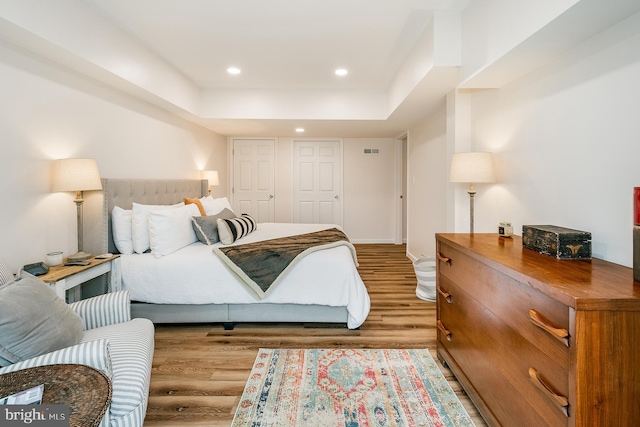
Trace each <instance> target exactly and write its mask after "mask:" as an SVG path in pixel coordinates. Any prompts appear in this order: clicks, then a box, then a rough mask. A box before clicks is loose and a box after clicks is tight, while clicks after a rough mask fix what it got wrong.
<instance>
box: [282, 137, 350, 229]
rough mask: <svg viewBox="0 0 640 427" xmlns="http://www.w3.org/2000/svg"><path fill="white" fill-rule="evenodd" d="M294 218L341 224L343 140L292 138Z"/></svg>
mask: <svg viewBox="0 0 640 427" xmlns="http://www.w3.org/2000/svg"><path fill="white" fill-rule="evenodd" d="M292 182H293V185H292V187H293V222H298V223H309V224H337V225H340V226H341V225H342V141H341V140H337V139H334V140H294V141H293V179H292Z"/></svg>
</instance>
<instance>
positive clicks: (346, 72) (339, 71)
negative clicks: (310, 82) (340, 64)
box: [336, 68, 349, 76]
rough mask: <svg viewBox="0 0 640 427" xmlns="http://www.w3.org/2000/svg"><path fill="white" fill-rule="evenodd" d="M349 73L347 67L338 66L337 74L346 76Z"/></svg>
mask: <svg viewBox="0 0 640 427" xmlns="http://www.w3.org/2000/svg"><path fill="white" fill-rule="evenodd" d="M347 74H349V71H348V70H347V69H346V68H338V69H337V70H336V76H346V75H347Z"/></svg>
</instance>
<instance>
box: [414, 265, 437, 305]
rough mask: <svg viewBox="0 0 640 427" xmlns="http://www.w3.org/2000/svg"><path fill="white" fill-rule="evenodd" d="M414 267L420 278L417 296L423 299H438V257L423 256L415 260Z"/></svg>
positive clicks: (433, 300)
mask: <svg viewBox="0 0 640 427" xmlns="http://www.w3.org/2000/svg"><path fill="white" fill-rule="evenodd" d="M413 269H414V271H415V273H416V278H417V279H418V287H417V288H416V296H417V297H418V298H420V299H421V300H425V301H431V302H435V300H436V259H435V258H431V257H422V258H419V259H417V260H415V261H414V262H413Z"/></svg>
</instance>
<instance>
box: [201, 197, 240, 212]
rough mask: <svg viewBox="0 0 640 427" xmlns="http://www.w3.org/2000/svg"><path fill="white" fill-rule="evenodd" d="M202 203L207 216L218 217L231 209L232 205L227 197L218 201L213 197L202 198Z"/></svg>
mask: <svg viewBox="0 0 640 427" xmlns="http://www.w3.org/2000/svg"><path fill="white" fill-rule="evenodd" d="M200 203H202V207H203V208H204V211H205V212H206V213H207V215H217V214H219V213H220V212H222V211H223V210H224V209H229V210H230V211H232V212H233V209H231V204H230V203H229V200H228V199H227V198H226V197H220V198H218V199H214V198H213V197H211V196H206V197H201V198H200Z"/></svg>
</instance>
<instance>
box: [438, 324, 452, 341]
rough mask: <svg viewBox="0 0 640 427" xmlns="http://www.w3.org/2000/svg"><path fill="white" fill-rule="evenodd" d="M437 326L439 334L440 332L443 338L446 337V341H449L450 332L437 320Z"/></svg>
mask: <svg viewBox="0 0 640 427" xmlns="http://www.w3.org/2000/svg"><path fill="white" fill-rule="evenodd" d="M437 326H438V329H440V332H442V333H443V334H444V336H445V337H447V341H451V331H450V330H448V329H447V328H445V327H444V323H442V321H440V320H438V322H437Z"/></svg>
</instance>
